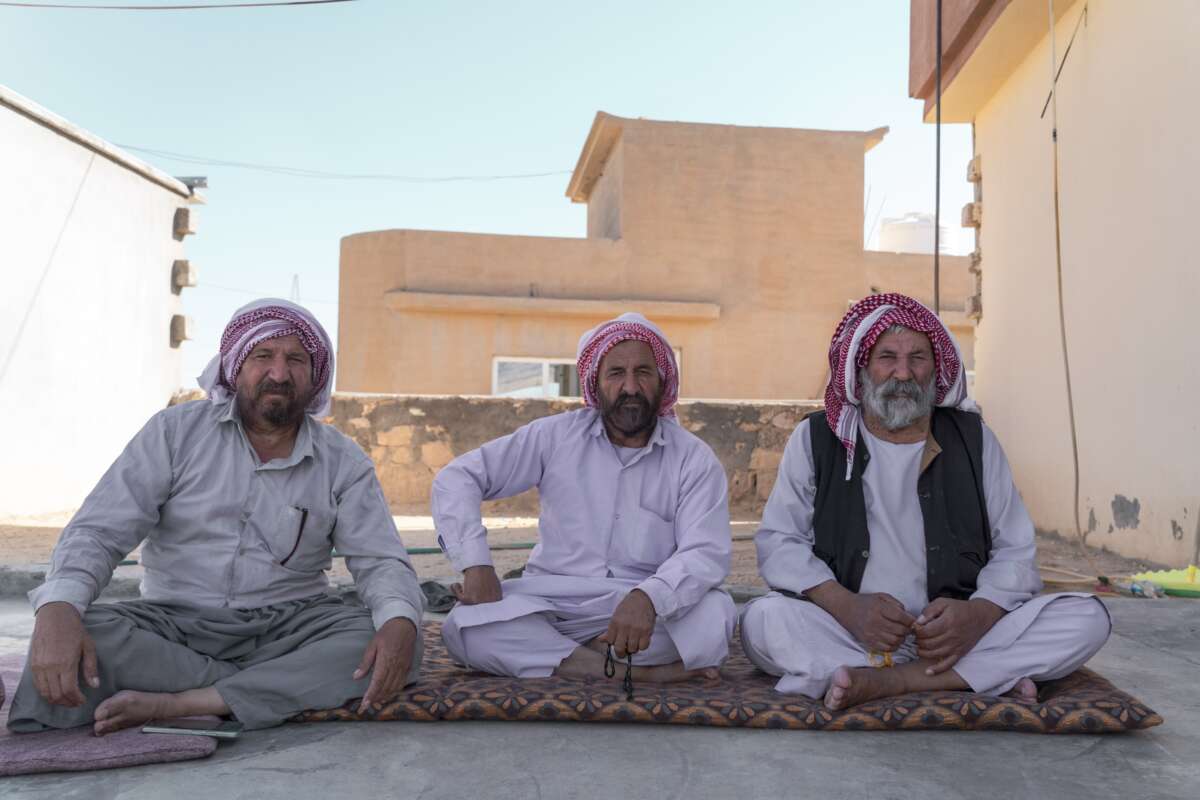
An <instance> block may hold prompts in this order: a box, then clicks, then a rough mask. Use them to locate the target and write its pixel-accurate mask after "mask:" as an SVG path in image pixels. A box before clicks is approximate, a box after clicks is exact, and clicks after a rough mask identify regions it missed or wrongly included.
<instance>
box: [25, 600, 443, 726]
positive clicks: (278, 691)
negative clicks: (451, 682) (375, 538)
mask: <svg viewBox="0 0 1200 800" xmlns="http://www.w3.org/2000/svg"><path fill="white" fill-rule="evenodd" d="M83 624H84V627H85V628H86V629H87V632H88V634H89V635H91V637H92V639H93V640H94V641H95V643H96V658H97V662H98V664H99V671H100V686H99V687H98V688H96V689H93V688H91V687H89V686H88V685H87V684H86V683H84V682H83V681H82V680H81V681H80V689H81V691H82V692H83V695H84V697H85V698H86V702H85V703H84V704H83V705H82V706H79V707H78V708H68V707H65V706H54V705H50V704H49V703H48V702H46V700H45V699H44V698H42V696H41V695H40V694H38V691H37V688H36V687H35V686H34V683H33V675H32V673H31V671H30V670H29V668H28V665H27V666H26V669H25V672H24V674H23V675H22V676H21V682H20V684H19V685H18V687H17V691H16V694H15V695H14V697H13V704H12V708H11V710H10V712H9V717H8V728H9V730H12V731H15V732H18V733H26V732H31V731H40V730H45V729H47V728H73V727H75V726H77V725H87V724H89V723H91V722H92V721H93V718H94V714H95V711H96V706H98V705H100V703H102V702H103V701H104V700H106V699H107V698H109V697H111V696H112V695H114V694H116V693H117V692H119V691H121V690H122V689H133V690H137V691H143V692H182V691H186V690H188V689H200V688H204V687H207V686H213V687H216V689H217V691H218V692H219V693H220V695H221V698H222V699H223V700H224V701H225V704H226V705H227V706H229V708H230V710H231V711H232V712H233V715H234V716H235V717H237V719H238V720H240V721H241V722H242V723H243V724H244V725H245V726H246V728H247V729H254V728H269V727H271V726H273V725H278V724H280V723H281V722H284V721H285V720H287V719H288V718H290V717H292V716H293V715H295V714H297V713H299V712H301V711H304V710H307V709H312V708H333V707H335V706H340V705H342V704H343V703H345V702H346V701H348V700H352V699H354V698H356V697H362V696H363V695H364V694H366V691H367V686H368V685H369V684H370V677H371V676H370V675H367V676H365V677H363V678H361V679H359V680H357V681H356V680H352V679H351V676H352V675H353V674H354V670H355V669H356V668H357V667H358V664H359V662H360V661H361V660H362V657H363V653H364V652H366V649H367V645H368V644H370V642H371V639H372V637H373V636H374V635H375V625H374V623H373V622H372V621H371V612H370V611H368V610H367V609H365V608H363V607H362V606H358V605H352V604H350V603H346V602H343V601H342V600H341V599H340V598H337V597H329V596H326V595H317V596H315V597H310V598H305V599H303V600H293V601H291V602H287V603H279V604H277V605H273V606H266V607H264V608H256V609H241V610H239V609H232V608H192V607H189V606H177V605H165V604H159V603H151V602H147V601H144V600H135V601H131V602H125V603H111V604H97V605H93V606H91V607H89V608H88V610H87V614H85V615H84V618H83ZM421 654H422V641H421V639H420V635H419V632H418V639H417V643H416V649H415V652H414V656H413V663H412V666H411V668H410V669H409V673H408V680H407V683H411V682H413V681H414V680H416V677H417V673H418V671H419V670H420V667H421Z"/></svg>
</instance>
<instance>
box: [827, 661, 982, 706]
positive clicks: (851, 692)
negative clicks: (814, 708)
mask: <svg viewBox="0 0 1200 800" xmlns="http://www.w3.org/2000/svg"><path fill="white" fill-rule="evenodd" d="M928 666H929V665H928V663H926V662H924V661H910V662H908V663H907V664H900V665H898V666H895V667H885V668H883V669H877V668H875V667H853V668H852V667H846V666H841V667H838V668H837V669H836V670H834V672H833V677H832V678H830V679H829V688H828V689H826V690H825V707H826V708H828V709H830V710H831V711H837V710H840V709H843V708H850V707H851V706H856V705H858V704H859V703H865V702H867V701H869V700H878V699H879V698H880V697H893V696H895V695H898V694H907V693H908V692H930V691H941V690H951V691H965V690H969V689H970V687H969V686H968V685H967V683H966V681H964V680H963V679H962V678H961V677H959V675H958V673H957V672H955V671H954V670H952V669H948V670H946V671H945V672H940V673H938V674H936V675H927V674H925V670H926V668H927V667H928Z"/></svg>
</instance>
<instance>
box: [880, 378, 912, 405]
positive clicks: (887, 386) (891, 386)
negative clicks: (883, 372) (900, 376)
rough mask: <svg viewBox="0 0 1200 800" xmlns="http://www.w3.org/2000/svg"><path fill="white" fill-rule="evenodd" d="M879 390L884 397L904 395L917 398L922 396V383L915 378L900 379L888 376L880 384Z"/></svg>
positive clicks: (910, 398) (908, 397)
mask: <svg viewBox="0 0 1200 800" xmlns="http://www.w3.org/2000/svg"><path fill="white" fill-rule="evenodd" d="M878 392H879V394H880V396H882V397H904V398H907V399H909V400H916V399H918V398H919V397H920V396H921V384H919V383H917V382H916V381H915V380H908V381H900V380H896V379H895V378H888V379H887V380H886V381H884V382H883V384H882V385H880V387H879V389H878Z"/></svg>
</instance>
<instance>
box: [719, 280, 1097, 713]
mask: <svg viewBox="0 0 1200 800" xmlns="http://www.w3.org/2000/svg"><path fill="white" fill-rule="evenodd" d="M830 370H831V371H830V375H831V378H830V384H829V387H828V388H827V390H826V398H825V405H826V409H825V411H824V412H822V413H819V414H814V415H812V416H810V417H809V418H808V419H806V420H805V421H804V422H802V423H801V424H800V426H799V427H797V429H796V431H795V432H794V433H793V435H792V437H791V439H790V440H789V442H788V444H787V447H786V449H785V451H784V457H783V460H782V463H781V464H780V468H779V477H778V480H777V481H776V483H775V487H774V489H773V490H772V493H771V496H770V499H769V500H768V502H767V507H766V509H765V510H764V513H763V521H762V527H761V528H760V529H759V532H758V534H757V536H756V543H757V548H758V563H759V571H760V573H761V574H762V576H763V579H764V580H765V581H766V583H767V585H768V586H770V587H771V588H772V589H773V590H774V591H773V592H772V593H771V594H769V595H767V596H765V597H763V598H761V599H759V600H756V601H755V602H753V603H751V604H750V605H748V606H747V607H746V609H745V610H744V612H743V615H742V620H741V624H742V627H741V635H742V642H743V645H744V647H745V650H746V653H747V655H748V656H749V657H750V659H751V660H752V661H754V662H755V663H756V664H757V665H758V666H759V667H760V668H761V669H763V670H764V671H766V672H768V673H770V674H772V675H778V676H780V680H779V682H778V684H776V689H777V690H778V691H781V692H789V693H796V694H803V695H806V696H808V697H812V698H824V702H825V705H826V706H828V707H829V708H831V709H839V708H846V707H849V706H853V705H857V704H858V703H862V702H866V701H868V700H872V699H876V698H879V697H886V696H891V695H896V694H902V693H905V692H910V691H926V690H934V689H958V690H973V691H976V692H981V693H987V694H1003V693H1008V692H1012V693H1013V694H1014V695H1015V696H1017V697H1018V698H1020V699H1022V700H1025V701H1034V700H1036V698H1037V688H1036V684H1035V683H1034V681H1043V680H1051V679H1054V678H1059V677H1062V676H1064V675H1067V674H1069V673H1070V672H1072V671H1074V670H1075V669H1077V668H1079V667H1080V666H1081V665H1083V663H1084V662H1086V661H1087V660H1088V659H1089V658H1090V657H1091V656H1092V655H1094V654H1095V653H1096V651H1098V650H1099V649H1100V648H1101V647H1102V646H1103V645H1104V642H1105V641H1106V639H1107V638H1108V634H1109V630H1110V624H1109V618H1108V614H1107V611H1106V610H1105V608H1104V606H1103V604H1102V603H1101V602H1100V601H1099V600H1097V599H1096V598H1094V597H1091V596H1088V595H1081V594H1055V595H1042V596H1035V595H1036V593H1037V592H1039V591H1040V590H1041V588H1042V583H1041V579H1040V577H1039V575H1038V570H1037V564H1036V548H1035V544H1034V530H1033V523H1032V522H1031V520H1030V518H1029V515H1028V513H1027V512H1026V510H1025V506H1024V504H1023V503H1022V502H1021V497H1020V495H1019V494H1018V493H1017V490H1016V487H1015V486H1014V485H1013V480H1012V475H1011V473H1010V471H1009V467H1008V462H1007V460H1006V459H1005V457H1004V452H1003V451H1002V450H1001V448H1000V444H999V442H997V441H996V437H995V435H994V434H993V433H992V432H991V431H990V430H989V429H988V427H987V426H986V425H984V424H983V423H982V421H981V419H980V417H979V414H978V412H977V409H976V407H975V406H974V404H973V403H972V402H971V400H970V399H969V397H968V395H967V391H966V383H965V374H964V372H963V367H962V359H961V355H960V354H959V352H958V345H957V344H956V343H955V342H954V340H953V337H952V336H951V334H950V332H949V331H948V330H947V329H946V328H945V327H944V325H943V324H942V323H941V321H940V320H939V319H938V318H937V317H936V316H935V315H934V314H933V313H932V312H930V311H929V310H928V309H926V308H925V307H924V306H922V305H921V304H920V303H918V302H916V301H915V300H912V299H911V298H908V297H905V296H903V295H895V294H888V295H876V296H873V297H870V298H867V299H866V300H863V301H861V302H860V303H858V304H857V305H855V306H854V307H853V308H852V309H851V310H850V312H849V313H848V314H847V316H846V318H845V319H844V320H843V321H842V323H841V325H840V326H839V327H838V330H837V332H836V333H835V334H834V339H833V343H832V346H831V348H830ZM860 406H861V412H860V410H859V409H860Z"/></svg>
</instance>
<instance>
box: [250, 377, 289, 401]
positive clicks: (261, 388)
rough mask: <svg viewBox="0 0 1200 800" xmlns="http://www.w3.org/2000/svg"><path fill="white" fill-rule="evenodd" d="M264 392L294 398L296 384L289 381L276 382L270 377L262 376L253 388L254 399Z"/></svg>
mask: <svg viewBox="0 0 1200 800" xmlns="http://www.w3.org/2000/svg"><path fill="white" fill-rule="evenodd" d="M265 394H282V395H284V396H286V397H288V398H294V397H295V396H296V384H294V383H292V382H291V381H283V382H276V381H273V380H271V379H270V378H263V379H262V380H261V381H259V384H258V386H257V387H255V389H254V399H255V400H257V399H259V398H261V397H262V396H263V395H265Z"/></svg>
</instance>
